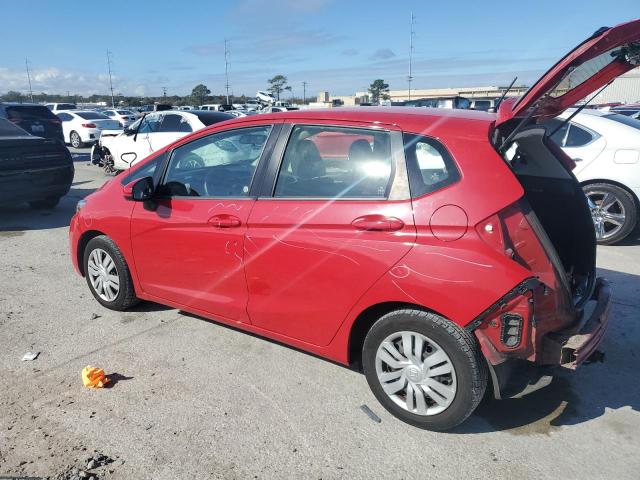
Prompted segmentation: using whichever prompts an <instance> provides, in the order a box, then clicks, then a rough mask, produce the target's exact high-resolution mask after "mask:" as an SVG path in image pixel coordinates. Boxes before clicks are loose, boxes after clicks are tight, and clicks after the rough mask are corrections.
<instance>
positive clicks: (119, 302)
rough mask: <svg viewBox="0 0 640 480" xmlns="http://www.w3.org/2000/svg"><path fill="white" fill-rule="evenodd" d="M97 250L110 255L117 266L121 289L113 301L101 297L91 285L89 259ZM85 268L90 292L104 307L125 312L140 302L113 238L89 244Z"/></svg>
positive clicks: (100, 237) (97, 238)
mask: <svg viewBox="0 0 640 480" xmlns="http://www.w3.org/2000/svg"><path fill="white" fill-rule="evenodd" d="M96 249H101V250H103V251H105V252H106V253H108V254H109V256H110V257H111V259H112V260H113V262H114V264H115V268H116V271H117V276H118V279H119V289H118V293H117V295H116V296H115V298H114V299H113V300H111V301H108V300H105V299H104V298H102V297H100V295H99V294H98V292H97V291H96V289H95V287H94V286H93V284H92V283H91V279H90V275H89V267H88V264H89V257H90V255H91V252H93V251H94V250H96ZM83 267H84V273H85V279H86V281H87V285H88V286H89V290H91V293H92V294H93V296H94V297H95V299H96V300H97V301H98V302H100V304H102V305H103V306H104V307H106V308H108V309H111V310H117V311H123V310H127V309H128V308H131V307H133V306H134V305H136V304H138V303H139V302H140V300H139V299H138V297H136V292H135V290H134V288H133V282H132V280H131V272H130V271H129V266H128V265H127V262H126V260H125V258H124V256H123V255H122V252H121V251H120V249H119V248H118V246H117V245H116V243H115V242H114V241H113V240H112V239H111V238H109V237H107V236H106V235H100V236H97V237H94V238H92V239H91V240H90V241H89V243H87V246H86V248H85V250H84V258H83Z"/></svg>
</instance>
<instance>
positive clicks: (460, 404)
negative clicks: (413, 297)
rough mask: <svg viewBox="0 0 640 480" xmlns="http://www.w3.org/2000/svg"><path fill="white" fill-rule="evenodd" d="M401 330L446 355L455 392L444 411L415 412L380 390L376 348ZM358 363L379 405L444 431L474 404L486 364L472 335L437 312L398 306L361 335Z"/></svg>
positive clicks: (404, 418) (482, 384)
mask: <svg viewBox="0 0 640 480" xmlns="http://www.w3.org/2000/svg"><path fill="white" fill-rule="evenodd" d="M401 331H408V332H416V333H418V334H421V335H424V336H425V337H428V338H429V339H431V340H433V341H434V342H435V343H437V344H438V345H439V346H440V347H441V348H442V350H444V352H445V353H446V354H447V355H448V356H449V358H450V360H451V363H452V365H453V368H454V370H455V376H456V393H455V396H454V398H453V401H452V402H451V403H450V405H449V406H448V407H447V408H446V409H445V410H444V411H442V412H440V413H436V414H433V415H418V414H416V413H413V412H410V411H408V410H405V409H403V408H402V407H400V406H399V405H397V404H396V403H395V402H394V401H393V400H392V399H391V398H390V397H389V396H388V395H387V394H386V393H385V391H384V390H383V387H382V385H381V383H380V380H379V379H378V375H377V373H376V363H375V362H376V352H377V350H378V347H379V346H380V344H381V343H382V342H383V341H384V340H385V339H386V338H388V337H389V336H390V335H392V334H394V333H395V332H401ZM362 364H363V368H364V373H365V375H366V378H367V382H368V383H369V387H370V388H371V390H372V391H373V394H374V395H375V396H376V398H377V399H378V401H379V402H380V403H381V404H382V406H383V407H384V408H386V409H387V410H388V411H389V412H390V413H391V414H393V415H394V416H395V417H397V418H399V419H400V420H402V421H404V422H407V423H409V424H411V425H414V426H416V427H419V428H423V429H426V430H434V431H445V430H450V429H452V428H453V427H455V426H456V425H459V424H460V423H462V422H463V421H464V420H465V419H466V418H467V417H468V416H469V415H471V413H472V412H473V411H474V410H475V408H476V407H477V406H478V404H479V403H480V400H482V397H483V395H484V392H485V389H486V386H487V367H486V364H485V361H484V358H483V357H482V354H481V352H480V348H479V346H478V343H477V342H476V340H475V337H474V336H473V335H472V334H471V333H469V332H467V331H466V330H464V329H462V328H460V327H459V326H457V325H456V324H454V323H453V322H450V321H449V320H447V319H445V318H443V317H440V316H439V315H436V314H433V313H429V312H424V311H420V310H398V311H394V312H391V313H388V314H386V315H384V316H383V317H382V318H380V319H379V320H378V321H377V322H376V323H375V324H374V325H373V326H372V327H371V330H369V332H368V333H367V336H366V338H365V341H364V346H363V350H362Z"/></svg>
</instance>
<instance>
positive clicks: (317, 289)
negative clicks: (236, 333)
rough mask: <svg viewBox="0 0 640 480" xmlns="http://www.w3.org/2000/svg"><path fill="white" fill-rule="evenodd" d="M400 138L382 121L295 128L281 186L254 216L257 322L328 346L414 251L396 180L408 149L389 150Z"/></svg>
mask: <svg viewBox="0 0 640 480" xmlns="http://www.w3.org/2000/svg"><path fill="white" fill-rule="evenodd" d="M400 137H401V134H400V132H397V131H388V130H386V129H383V128H376V129H373V128H352V127H347V126H335V125H296V126H294V127H293V129H292V131H291V134H290V137H289V139H288V142H287V147H286V149H285V151H284V155H283V157H282V162H281V165H280V167H279V171H278V172H277V179H276V182H275V187H274V188H273V190H272V192H270V194H269V195H268V196H263V197H260V198H259V199H258V200H257V201H256V204H255V206H254V207H253V209H252V211H251V215H250V217H249V227H248V230H247V238H246V242H245V243H246V245H245V270H246V274H247V282H248V287H249V305H248V307H247V310H248V312H249V317H250V319H251V323H252V324H254V325H256V326H259V327H261V328H264V329H266V330H269V331H272V332H277V333H280V334H283V335H286V336H289V337H292V338H295V339H297V340H302V341H304V342H307V343H310V344H313V345H320V346H324V345H327V344H328V343H329V342H330V341H331V339H332V338H333V336H334V335H335V333H336V332H337V330H338V328H339V327H340V324H341V323H342V321H343V320H344V319H345V318H346V317H347V315H348V313H349V311H350V310H351V308H352V307H353V306H354V305H355V303H356V302H357V301H358V299H359V298H360V297H361V296H362V295H363V294H364V293H365V292H366V291H367V290H368V289H369V288H370V287H371V286H372V285H373V284H375V282H376V281H377V280H378V279H379V278H380V277H381V276H382V275H384V274H385V273H386V272H387V271H388V270H389V269H390V268H391V267H392V266H393V265H394V264H395V263H396V262H398V261H399V260H400V259H401V258H402V257H403V256H404V255H405V254H406V253H407V252H408V251H409V249H410V248H411V246H412V244H413V241H414V239H415V226H414V221H413V215H412V210H411V201H410V200H409V199H408V198H407V197H408V194H407V195H405V196H403V195H402V194H400V195H398V194H397V189H395V188H394V186H397V185H399V183H398V182H400V183H401V182H402V178H405V179H406V175H402V174H401V170H402V169H403V164H402V163H400V161H399V160H398V156H399V155H400V157H401V159H402V162H403V161H404V157H403V156H402V154H401V152H402V150H401V147H400V154H399V155H398V154H395V155H392V153H391V152H392V150H393V151H397V150H395V149H392V148H391V145H392V143H394V142H398V143H400V145H401V140H400ZM394 139H395V140H394ZM394 144H397V143H394ZM404 171H405V172H406V170H404ZM272 185H273V183H272ZM404 191H405V192H408V188H405V189H404ZM392 192H393V193H392Z"/></svg>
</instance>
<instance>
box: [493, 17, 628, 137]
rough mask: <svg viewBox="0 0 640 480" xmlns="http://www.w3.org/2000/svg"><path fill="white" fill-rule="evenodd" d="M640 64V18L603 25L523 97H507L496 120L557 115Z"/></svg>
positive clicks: (499, 121) (499, 122) (498, 121)
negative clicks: (528, 115) (604, 26)
mask: <svg viewBox="0 0 640 480" xmlns="http://www.w3.org/2000/svg"><path fill="white" fill-rule="evenodd" d="M639 65H640V19H639V20H633V21H631V22H627V23H622V24H620V25H617V26H615V27H611V28H601V29H599V30H598V31H596V32H595V33H594V34H593V35H592V36H591V37H590V38H589V39H587V40H585V41H584V42H582V43H581V44H580V45H578V46H577V47H576V48H575V49H573V50H572V51H571V52H570V53H569V54H568V55H566V56H565V57H563V58H562V59H561V60H560V61H559V62H558V63H556V64H555V65H554V66H553V67H552V68H551V69H550V70H549V71H548V72H547V73H545V74H544V75H543V76H542V77H541V78H540V79H539V80H538V81H537V82H536V83H535V84H534V85H533V86H532V87H531V88H530V89H529V90H528V91H527V93H525V94H524V95H523V96H522V97H520V98H519V99H517V100H516V99H509V100H505V101H504V102H502V103H501V104H500V107H499V109H498V118H497V121H496V124H497V125H499V124H501V123H504V122H506V121H508V120H510V119H512V118H514V117H524V116H526V115H527V114H528V113H529V112H530V109H531V108H536V111H535V112H534V113H533V117H554V116H556V115H559V114H560V113H561V112H562V111H563V110H565V109H567V108H568V107H570V106H572V105H574V104H575V103H576V102H577V101H579V100H581V99H583V98H585V97H586V96H588V95H589V94H591V93H594V92H596V91H597V90H598V89H599V88H601V87H603V86H604V85H606V84H607V83H609V82H610V81H611V80H613V79H614V78H616V77H618V76H620V75H622V74H623V73H625V72H627V71H629V70H631V69H633V68H635V67H637V66H639Z"/></svg>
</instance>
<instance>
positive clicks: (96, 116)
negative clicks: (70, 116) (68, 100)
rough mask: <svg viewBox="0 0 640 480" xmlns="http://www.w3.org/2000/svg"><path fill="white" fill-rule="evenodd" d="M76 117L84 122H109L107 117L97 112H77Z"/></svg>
mask: <svg viewBox="0 0 640 480" xmlns="http://www.w3.org/2000/svg"><path fill="white" fill-rule="evenodd" d="M76 115H78V116H79V117H82V118H84V119H85V120H109V117H107V116H106V115H103V114H102V113H98V112H77V113H76Z"/></svg>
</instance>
